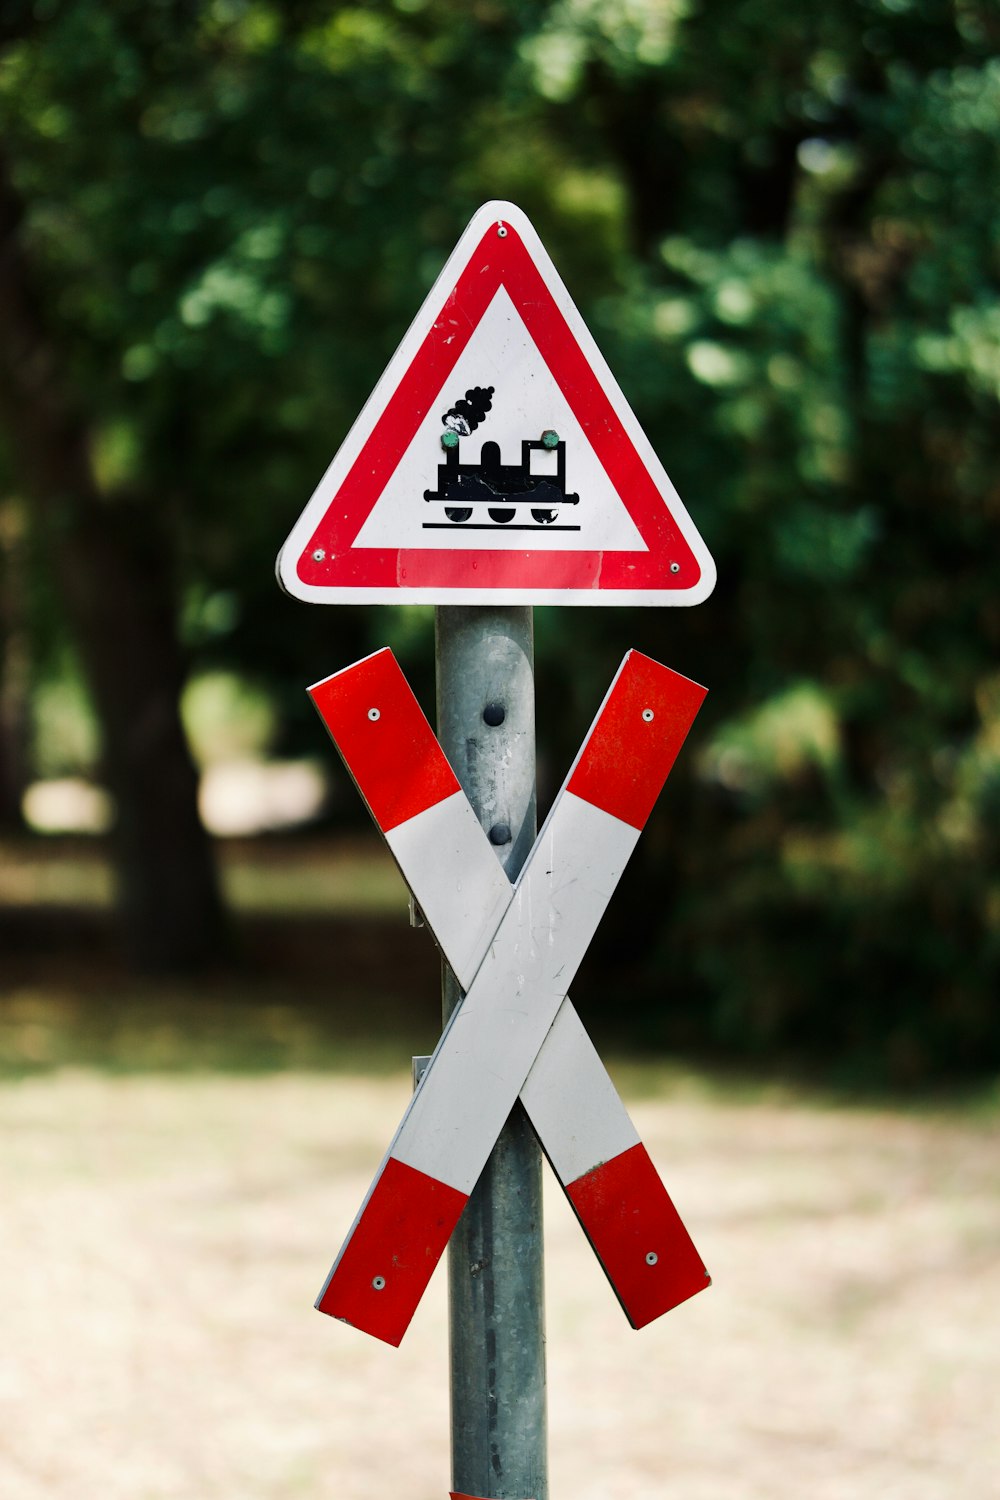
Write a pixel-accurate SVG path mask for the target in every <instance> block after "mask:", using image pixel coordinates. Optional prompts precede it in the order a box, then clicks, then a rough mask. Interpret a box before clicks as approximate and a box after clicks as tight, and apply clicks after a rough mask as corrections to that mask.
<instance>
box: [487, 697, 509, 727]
mask: <svg viewBox="0 0 1000 1500" xmlns="http://www.w3.org/2000/svg"><path fill="white" fill-rule="evenodd" d="M506 717H507V710H506V709H505V708H504V706H503V704H502V703H497V702H493V703H487V705H486V707H485V708H484V709H483V723H484V724H488V725H489V726H490V728H491V729H496V728H497V727H498V726H499V725H500V724H502V723H503V721H504V719H506Z"/></svg>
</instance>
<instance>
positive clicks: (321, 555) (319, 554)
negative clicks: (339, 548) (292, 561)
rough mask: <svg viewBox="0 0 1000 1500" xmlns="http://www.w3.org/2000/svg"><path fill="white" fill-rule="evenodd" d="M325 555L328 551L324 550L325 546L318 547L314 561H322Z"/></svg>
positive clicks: (314, 554)
mask: <svg viewBox="0 0 1000 1500" xmlns="http://www.w3.org/2000/svg"><path fill="white" fill-rule="evenodd" d="M325 556H326V553H325V552H324V551H323V548H322V547H317V548H316V550H315V552H314V553H313V562H322V561H323V559H324V557H325Z"/></svg>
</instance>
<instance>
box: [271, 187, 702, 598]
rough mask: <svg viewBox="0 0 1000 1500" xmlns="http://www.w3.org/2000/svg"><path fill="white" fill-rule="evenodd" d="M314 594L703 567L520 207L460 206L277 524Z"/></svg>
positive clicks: (566, 591) (679, 580) (436, 591)
mask: <svg viewBox="0 0 1000 1500" xmlns="http://www.w3.org/2000/svg"><path fill="white" fill-rule="evenodd" d="M278 577H279V580H280V582H281V584H282V586H283V587H284V588H285V589H286V590H287V591H288V592H289V593H290V594H293V595H295V596H296V597H298V598H300V599H305V600H308V601H312V602H316V603H356V604H366V603H367V604H390V603H407V602H416V603H425V604H472V603H486V602H489V603H492V604H497V605H507V604H550V603H559V604H697V603H699V602H700V601H701V600H703V599H705V598H706V597H707V596H708V594H710V593H711V591H712V588H713V586H714V583H715V566H714V564H713V562H712V558H711V556H710V554H709V552H708V549H707V547H706V546H705V544H704V542H703V541H702V539H701V537H700V535H699V534H698V531H697V529H696V527H695V525H694V523H693V522H692V520H691V518H690V516H689V515H688V513H687V511H686V510H685V508H684V505H683V503H682V502H681V499H680V496H679V495H678V494H677V492H676V490H675V489H674V487H673V485H672V484H671V482H670V480H669V478H668V477H667V474H666V472H665V470H664V469H663V466H662V464H661V463H660V461H659V459H658V458H657V456H656V454H655V453H654V451H653V448H652V446H651V445H650V443H649V441H648V439H647V438H646V436H645V434H644V433H643V431H642V428H641V427H640V425H639V423H638V421H637V419H636V417H635V415H634V413H633V412H632V409H631V407H630V406H629V404H628V402H627V401H626V399H625V397H624V395H623V394H622V391H621V389H620V388H619V386H618V383H617V381H616V380H615V378H614V376H613V375H612V373H611V371H610V369H609V368H608V366H607V364H606V362H605V360H604V358H603V356H602V355H601V353H600V351H599V349H598V348H597V345H596V343H595V342H594V339H593V337H592V335H591V334H590V332H589V331H588V329H587V327H586V325H585V323H584V321H583V319H582V317H581V316H580V314H579V312H578V311H577V309H576V307H575V306H574V304H573V301H572V299H571V297H570V295H569V293H568V291H567V290H566V287H565V285H564V284H563V282H562V279H561V278H560V276H559V274H558V272H557V271H556V269H555V267H554V265H553V264H552V261H551V260H550V259H549V256H548V255H547V253H546V251H545V249H544V247H543V245H542V243H541V241H540V240H539V238H538V235H537V234H536V233H535V231H534V229H533V228H532V226H531V224H530V223H529V221H528V219H527V218H526V216H525V215H524V214H523V213H522V212H521V210H520V209H518V208H516V207H515V206H514V205H513V204H511V203H503V202H493V203H487V204H485V205H484V207H483V208H481V209H480V210H479V212H478V213H477V214H476V215H475V217H474V218H473V219H472V221H471V223H470V224H469V226H468V228H467V229H466V231H465V233H464V234H463V235H462V237H461V239H460V240H459V242H458V244H457V246H456V247H455V250H454V251H453V253H452V255H451V256H450V258H449V260H448V261H447V263H446V264H445V266H444V269H443V270H442V272H441V274H440V276H439V277H438V279H437V281H436V282H435V283H434V285H433V287H432V288H431V290H430V292H429V293H428V295H427V298H426V300H425V302H424V304H423V306H422V307H421V309H420V311H419V313H418V314H417V316H416V318H415V319H414V321H413V324H412V325H411V327H410V329H409V331H408V332H407V334H406V335H405V337H404V338H403V341H402V343H401V344H400V346H399V348H398V349H397V351H396V353H395V355H394V356H393V358H392V360H391V361H390V363H389V365H388V367H387V369H386V371H385V373H384V374H383V376H382V378H381V379H380V381H379V382H378V385H377V386H376V388H375V390H374V392H373V393H372V395H371V397H370V399H369V401H368V402H367V404H366V406H365V407H364V409H363V411H362V412H361V414H360V416H359V417H358V419H357V421H356V422H355V424H354V426H353V427H352V429H351V431H350V432H349V433H348V435H347V437H346V438H345V440H344V442H343V444H342V446H341V447H340V449H339V451H338V452H337V454H336V456H335V458H334V459H333V462H332V463H331V464H330V467H329V469H328V470H327V472H326V473H325V474H324V475H323V478H322V479H321V480H320V482H319V484H318V486H317V487H316V490H315V493H314V494H313V496H312V498H311V499H310V500H309V502H308V504H307V505H306V508H305V510H304V511H303V513H302V515H301V516H300V518H299V520H298V522H297V523H296V525H295V527H294V528H293V530H292V532H291V534H290V536H289V537H288V540H287V541H286V543H285V545H284V547H283V549H282V552H281V555H280V557H279V559H278Z"/></svg>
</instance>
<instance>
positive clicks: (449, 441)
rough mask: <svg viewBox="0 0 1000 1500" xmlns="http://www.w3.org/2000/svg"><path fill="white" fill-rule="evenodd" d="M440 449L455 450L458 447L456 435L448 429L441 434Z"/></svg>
mask: <svg viewBox="0 0 1000 1500" xmlns="http://www.w3.org/2000/svg"><path fill="white" fill-rule="evenodd" d="M441 447H442V448H457V447H458V433H457V432H453V431H452V429H451V428H450V427H449V428H448V429H447V430H446V431H445V432H442V434H441Z"/></svg>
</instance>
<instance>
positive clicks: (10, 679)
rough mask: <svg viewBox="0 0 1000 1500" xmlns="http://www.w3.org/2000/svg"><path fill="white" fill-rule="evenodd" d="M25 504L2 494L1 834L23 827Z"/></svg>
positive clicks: (25, 648)
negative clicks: (23, 539) (23, 537)
mask: <svg viewBox="0 0 1000 1500" xmlns="http://www.w3.org/2000/svg"><path fill="white" fill-rule="evenodd" d="M22 531H23V518H22V514H21V506H20V505H19V504H18V503H17V502H16V501H15V500H9V499H6V500H5V499H4V498H3V497H2V496H0V833H12V832H15V833H17V832H20V831H21V829H22V828H23V826H24V823H23V816H22V812H21V800H22V797H23V796H24V791H25V786H26V782H27V762H28V754H27V751H28V644H27V634H28V632H27V626H26V624H25V620H24V608H23V603H24V588H23V585H24V580H23V577H22V572H21V569H22V567H23V563H24V558H23V552H24V548H23V545H22Z"/></svg>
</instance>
